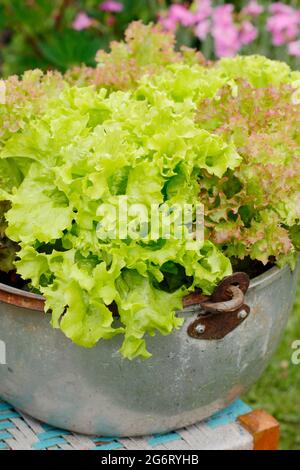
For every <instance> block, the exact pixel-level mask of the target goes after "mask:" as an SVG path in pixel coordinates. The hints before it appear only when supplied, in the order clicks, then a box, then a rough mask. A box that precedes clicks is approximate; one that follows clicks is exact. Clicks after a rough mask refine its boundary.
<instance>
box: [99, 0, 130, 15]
mask: <svg viewBox="0 0 300 470" xmlns="http://www.w3.org/2000/svg"><path fill="white" fill-rule="evenodd" d="M99 8H100V10H102V11H108V12H110V13H120V12H121V11H123V8H124V7H123V4H122V3H120V2H116V1H115V0H106V1H105V2H102V3H100V5H99Z"/></svg>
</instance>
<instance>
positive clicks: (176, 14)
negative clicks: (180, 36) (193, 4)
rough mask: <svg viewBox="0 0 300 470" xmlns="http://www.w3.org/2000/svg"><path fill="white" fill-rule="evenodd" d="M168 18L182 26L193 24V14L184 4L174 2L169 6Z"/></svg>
mask: <svg viewBox="0 0 300 470" xmlns="http://www.w3.org/2000/svg"><path fill="white" fill-rule="evenodd" d="M169 18H170V19H171V20H173V21H176V22H178V23H180V24H182V26H186V27H187V26H192V25H193V24H195V16H194V14H193V13H192V12H191V11H189V10H188V9H187V8H186V7H185V6H184V5H179V4H174V5H172V6H171V7H170V10H169Z"/></svg>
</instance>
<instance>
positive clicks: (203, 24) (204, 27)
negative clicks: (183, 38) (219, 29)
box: [194, 20, 210, 41]
mask: <svg viewBox="0 0 300 470" xmlns="http://www.w3.org/2000/svg"><path fill="white" fill-rule="evenodd" d="M209 31H210V21H209V20H202V21H200V22H199V23H198V24H197V25H196V27H195V29H194V33H195V36H196V37H197V38H198V39H201V40H202V41H203V39H205V38H206V36H207V35H208V33H209Z"/></svg>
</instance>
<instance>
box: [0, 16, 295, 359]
mask: <svg viewBox="0 0 300 470" xmlns="http://www.w3.org/2000/svg"><path fill="white" fill-rule="evenodd" d="M97 60H98V62H99V66H98V68H96V69H91V68H86V67H81V68H80V69H73V70H70V71H69V72H68V73H67V74H66V75H65V76H64V77H63V76H61V75H60V74H53V73H52V74H47V75H43V74H41V73H40V72H39V71H34V72H28V73H26V75H25V76H24V77H23V78H22V79H16V78H10V79H8V81H6V82H4V87H6V100H2V101H3V104H2V105H1V108H0V110H1V114H0V118H1V119H2V121H3V130H2V139H1V150H0V169H1V180H0V181H1V189H0V200H2V203H1V204H2V206H0V210H2V215H1V212H0V224H2V238H3V239H5V240H8V239H9V240H10V243H11V244H17V246H18V248H19V251H18V253H17V258H16V260H15V262H14V265H15V267H16V269H17V272H18V273H19V274H20V275H21V276H22V277H23V279H25V280H28V281H30V286H31V288H32V289H33V291H35V292H40V293H42V294H43V295H44V296H45V298H46V310H49V311H51V312H52V325H53V327H55V328H60V329H61V330H62V331H63V332H64V334H65V335H66V336H67V337H68V338H70V339H71V340H72V341H74V342H75V343H76V344H78V345H81V346H84V347H92V346H94V345H95V344H96V343H97V342H98V341H99V340H100V339H110V338H112V337H113V336H115V335H122V336H123V343H122V346H121V349H120V351H121V353H122V354H123V356H124V357H126V358H129V359H132V358H134V357H136V356H141V357H143V358H147V357H149V356H150V355H151V353H150V352H148V350H147V347H146V340H145V338H146V336H147V335H150V336H151V335H154V334H156V333H157V332H159V333H161V334H162V335H167V334H170V333H172V331H173V330H174V329H175V328H179V327H180V326H181V324H182V321H183V320H182V319H181V318H179V316H178V315H177V314H176V310H178V309H180V308H181V307H182V298H183V297H184V296H185V295H187V294H188V293H189V292H191V291H193V290H195V289H196V288H198V289H201V290H202V291H203V292H204V293H206V294H210V293H211V292H212V291H213V289H214V287H215V286H216V284H217V283H218V282H219V281H220V279H222V278H223V277H224V276H225V275H227V274H230V273H231V270H232V268H231V263H230V261H231V260H235V259H240V260H243V259H245V258H248V257H249V258H251V259H252V260H259V261H261V262H262V263H264V264H266V263H268V262H269V261H272V262H277V263H278V264H280V265H282V264H284V263H287V262H289V263H290V264H293V263H294V262H295V257H296V249H297V239H298V227H299V204H298V198H299V194H300V192H299V189H300V188H299V183H298V178H297V173H298V166H299V163H298V154H299V152H298V150H299V149H298V145H299V144H298V141H299V138H298V132H297V128H298V119H299V111H300V108H299V83H300V81H299V76H300V75H299V74H298V73H296V72H292V71H291V70H290V69H289V67H288V66H286V65H285V64H283V63H279V62H273V61H270V60H268V59H266V58H263V57H258V56H249V57H244V58H242V57H237V58H234V59H224V60H221V61H220V62H217V63H216V64H211V63H209V64H206V63H205V61H204V60H203V58H202V57H201V56H199V54H197V53H196V52H193V51H191V50H188V49H183V50H181V51H175V49H174V38H173V37H172V35H164V34H162V33H161V31H160V30H159V28H158V27H154V28H152V27H151V26H143V25H141V24H133V25H131V26H130V28H129V30H128V31H127V34H126V42H124V43H123V42H122V43H114V44H113V45H112V51H111V53H110V54H106V53H103V52H100V53H99V54H98V56H97ZM8 90H13V92H9V93H8ZM20 104H22V105H20ZM124 198H126V201H128V202H129V203H130V204H143V206H144V207H146V208H150V207H151V204H156V205H157V207H162V206H163V205H167V207H172V205H173V204H180V205H184V204H194V203H195V202H197V201H199V202H202V203H203V204H204V207H205V227H206V228H205V230H206V231H205V235H206V236H205V239H204V240H198V239H196V240H192V241H191V240H188V239H187V238H185V237H183V238H176V237H175V236H174V234H171V235H170V236H169V237H167V238H164V237H162V236H161V234H159V235H157V237H156V238H155V239H149V238H148V237H147V236H145V235H144V234H143V232H142V231H139V230H136V231H135V227H136V225H135V220H134V219H130V220H129V224H130V225H131V226H132V227H133V231H131V232H130V235H128V236H127V237H126V238H123V237H120V236H115V237H110V236H108V235H107V234H108V233H110V232H109V231H110V228H111V224H112V219H111V214H110V213H106V212H105V207H107V204H109V205H110V207H117V206H118V205H119V204H120V201H122V200H123V199H124ZM1 208H2V209H1ZM4 212H5V219H4V217H3V213H4ZM1 221H2V222H1ZM0 228H1V225H0ZM0 234H1V230H0ZM4 237H5V238H4ZM10 260H12V258H10ZM2 269H3V268H2ZM116 308H117V310H118V314H119V318H118V319H116V318H115V317H114V316H113V313H112V311H114V310H116Z"/></svg>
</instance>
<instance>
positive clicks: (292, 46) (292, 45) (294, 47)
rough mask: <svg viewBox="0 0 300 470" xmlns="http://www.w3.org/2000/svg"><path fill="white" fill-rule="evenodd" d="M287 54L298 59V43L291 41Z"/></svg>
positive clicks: (299, 46)
mask: <svg viewBox="0 0 300 470" xmlns="http://www.w3.org/2000/svg"><path fill="white" fill-rule="evenodd" d="M288 52H289V54H291V55H294V56H296V57H300V41H293V42H290V43H289V44H288Z"/></svg>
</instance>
